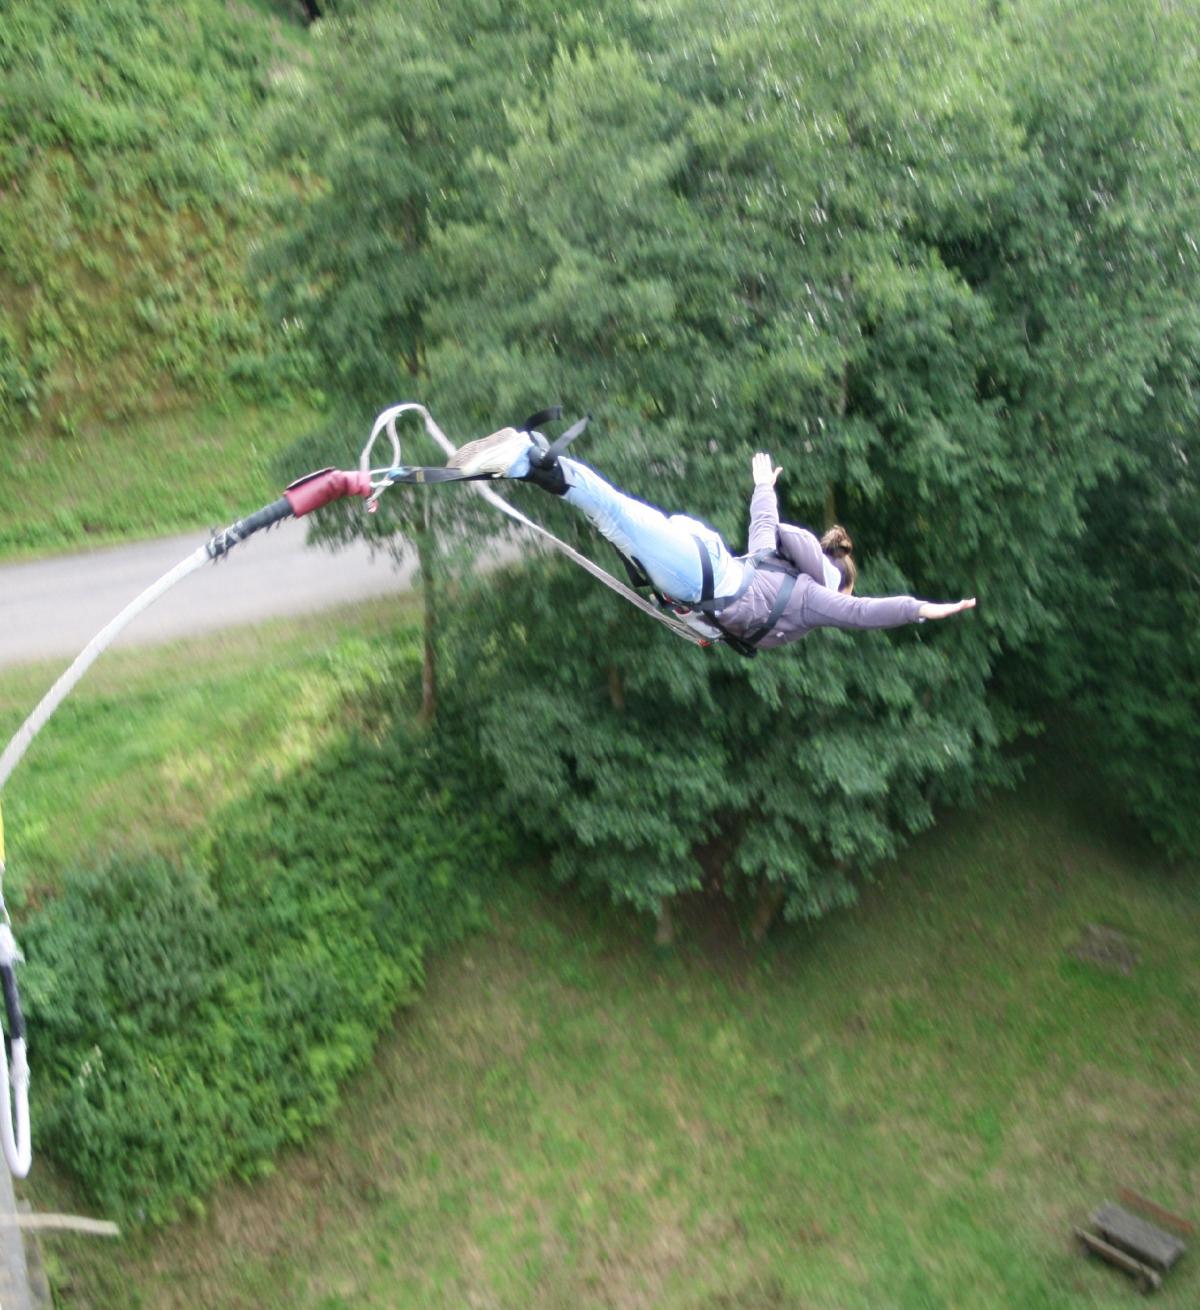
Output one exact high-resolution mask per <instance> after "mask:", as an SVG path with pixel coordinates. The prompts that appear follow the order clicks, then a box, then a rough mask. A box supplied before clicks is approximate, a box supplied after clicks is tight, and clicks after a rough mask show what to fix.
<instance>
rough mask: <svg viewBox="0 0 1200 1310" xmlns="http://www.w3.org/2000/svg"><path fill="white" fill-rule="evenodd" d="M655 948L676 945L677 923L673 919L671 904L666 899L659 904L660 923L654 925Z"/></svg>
mask: <svg viewBox="0 0 1200 1310" xmlns="http://www.w3.org/2000/svg"><path fill="white" fill-rule="evenodd" d="M654 944H655V946H674V945H675V921H674V920H673V919H672V918H671V902H670V901H668V900H666V899H665V898H664V899H663V900H661V901H659V903H658V921H657V922H656V923H655V925H654Z"/></svg>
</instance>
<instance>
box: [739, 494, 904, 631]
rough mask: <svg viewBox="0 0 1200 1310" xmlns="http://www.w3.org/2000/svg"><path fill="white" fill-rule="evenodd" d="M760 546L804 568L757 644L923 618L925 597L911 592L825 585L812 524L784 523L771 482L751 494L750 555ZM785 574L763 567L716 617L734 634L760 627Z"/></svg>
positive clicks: (890, 624)
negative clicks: (850, 591) (856, 592)
mask: <svg viewBox="0 0 1200 1310" xmlns="http://www.w3.org/2000/svg"><path fill="white" fill-rule="evenodd" d="M760 550H776V551H778V552H779V554H780V555H782V556H783V558H784V559H786V560H787V561H788V563H790V564H794V565H795V566H796V567H797V568H798V569H799V570H800V576H799V577H798V578H797V579H796V585H795V588H794V590H793V591H792V594H791V596H790V597H789V598H788V603H787V606H786V607H785V609H784V611H783V613H782V614H781V615H780V616H779V618H778V619H777V620H776V622H775V623H774V624H773V625H772V628H771V631H770V632H768V633H767V635H766V636H765V637H763V638H762V640H761V641H760V642H759V643H758V646H759V649H760V650H766V649H768V648H769V647H771V646H782V645H783V644H784V642H788V641H796V640H798V639H799V638H800V637H804V636H807V635H808V633H810V632H811V631H812V630H813V628H898V627H900V626H901V625H902V624H905V623H917V622H919V621H920V614H919V613H918V610H919V609H920V605H921V602H920V601H919V600H915V599H914V598H913V597H912V596H882V597H870V596H844V595H842V593H841V592H838V591H833V590H832V589H831V588H829V587H827V586H825V584H824V577H825V570H824V560H825V554H824V551H822V550H821V543H820V542H819V541H818V540H817V538H816V537H815V536H814V535H813V534H812V533H811V532H809V531H808V529H807V528H797V527H793V526H792V525H791V524H790V523H784V524H780V522H779V501H778V499H777V498H776V495H775V488H774V487H772V486H758V487H755V488H754V495H753V496H752V497H751V498H750V538H749V542H748V544H747V554H750V555H753V554H754V553H755V552H756V551H760ZM786 576H787V575H786V574H783V573H772V572H768V571H767V570H766V569H758V570H757V571H756V572H755V574H754V577H753V579H752V580H751V582H750V585H749V587H747V588H746V590H745V591H744V592H743V593H742V595H741V596H739V597H738V599H737V600H735V601H734V602H733V603H732V604H730V605H729V606H727V607H726V608H725V609H723V610H722V611H721V613H720V615H719V616H718V618H717V622H718V623H719V624H720V625H721V627H723V628H725V629H727V630H728V631H729V632H732V633H733V635H734V636H735V637H745V636H748V635H749V634H751V633H753V632H755V631H757V630H758V629H759V628H761V627H762V625H763V624H764V623H765V622H766V621H767V618H768V617H769V616H770V613H771V607H772V606H773V605H774V603H775V597H776V595H777V594H778V592H779V588H780V587H781V586H782V585H783V581H784V578H785V577H786Z"/></svg>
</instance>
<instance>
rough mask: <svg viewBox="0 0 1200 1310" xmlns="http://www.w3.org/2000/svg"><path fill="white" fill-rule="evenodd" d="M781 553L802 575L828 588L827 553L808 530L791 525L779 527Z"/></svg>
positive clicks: (784, 524) (782, 524) (783, 524)
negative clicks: (826, 572) (806, 575)
mask: <svg viewBox="0 0 1200 1310" xmlns="http://www.w3.org/2000/svg"><path fill="white" fill-rule="evenodd" d="M778 537H779V547H778V549H779V553H780V554H781V555H782V556H783V557H784V559H786V560H787V562H788V563H789V564H794V565H795V566H796V567H797V568H798V569H799V570H800V572H801V573H807V574H808V576H809V577H810V578H812V580H813V581H814V582H816V583H819V584H820V585H821V586H822V587H824V586H826V585H827V584H826V579H825V552H824V551H823V550H822V549H821V543H820V542H819V541H818V540H817V538H816V537H815V536H814V535H813V533H811V532H809V530H808V529H807V528H798V527H796V526H795V525H794V524H791V523H781V524H780V525H779V532H778Z"/></svg>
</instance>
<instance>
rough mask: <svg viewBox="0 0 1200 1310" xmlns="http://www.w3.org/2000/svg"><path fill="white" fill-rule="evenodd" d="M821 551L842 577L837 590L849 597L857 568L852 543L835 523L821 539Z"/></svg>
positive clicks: (839, 525)
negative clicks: (831, 561)
mask: <svg viewBox="0 0 1200 1310" xmlns="http://www.w3.org/2000/svg"><path fill="white" fill-rule="evenodd" d="M821 549H822V550H823V551H824V552H825V554H826V555H828V556H829V558H830V559H831V560H833V563H834V565H835V567H836V568H837V571H838V572H839V573H840V574H841V575H842V585H841V586H840V587H839V588H838V590H839V591H843V592H845V593H846V595H849V594H850V593H851V592H852V591H853V590H854V583H855V580H856V579H857V577H858V568H857V566H856V565H855V563H854V542H852V541H851V540H850V534H849V533H848V532H847V531H846V529H845V528H843V527H842V525H841V524H840V523H835V524H834V525H833V527H831V528H830V529H829V531H828V532H826V534H825V535H824V536H823V537H822V538H821Z"/></svg>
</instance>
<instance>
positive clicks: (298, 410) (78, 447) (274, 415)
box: [0, 405, 317, 559]
mask: <svg viewBox="0 0 1200 1310" xmlns="http://www.w3.org/2000/svg"><path fill="white" fill-rule="evenodd" d="M316 421H317V416H316V414H315V413H314V412H313V411H312V410H309V409H306V408H305V407H304V406H300V405H295V406H291V407H283V406H280V407H277V408H271V407H250V408H237V407H235V408H231V409H224V408H221V407H218V406H215V405H210V406H208V407H205V408H201V409H199V410H189V411H187V412H181V413H171V414H164V415H160V416H158V417H154V418H147V419H141V420H138V421H135V422H129V423H125V422H122V423H116V424H113V425H112V426H111V427H107V428H105V429H104V431H103V432H96V433H84V434H82V435H81V436H79V437H78V438H66V437H62V436H55V435H41V436H36V435H31V436H17V437H9V438H6V440H5V441H4V442H3V443H0V559H21V558H28V557H32V556H37V555H49V554H54V553H55V552H60V551H68V550H79V549H84V548H88V547H93V546H105V545H112V544H114V543H119V542H122V541H129V540H131V539H133V538H137V537H153V536H158V535H165V534H168V533H172V532H186V531H191V530H192V529H203V528H210V527H213V526H214V525H218V524H224V523H227V522H231V521H232V520H233V519H236V518H240V517H241V516H242V515H243V514H246V513H248V512H249V511H250V510H253V509H257V508H258V506H259V505H261V504H263V503H264V502H266V501H268V500H274V499H275V497H276V496H278V495H279V491H280V488H279V486H278V484H277V480H276V478H275V477H274V475H273V474H272V472H271V468H270V465H271V461H272V459H273V458H274V457H275V456H277V455H278V454H279V453H280V451H282V450H284V449H285V448H286V447H287V446H288V445H289V444H290V443H291V442H292V441H294V440H295V439H296V438H297V437H299V436H301V435H302V434H303V433H304V432H306V431H308V430H310V429H311V428H312V427H314V426H315V424H316ZM306 472H308V470H307V469H297V470H296V473H297V475H299V474H301V473H306Z"/></svg>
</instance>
